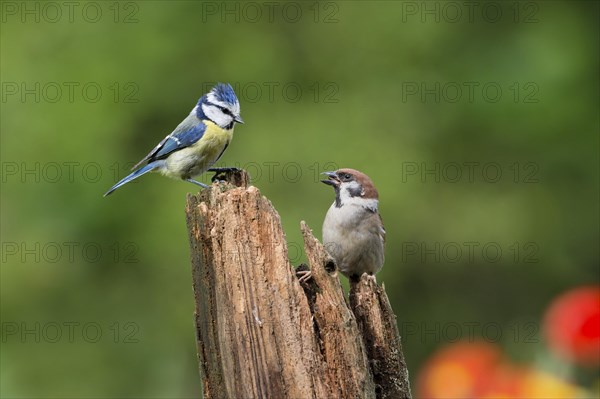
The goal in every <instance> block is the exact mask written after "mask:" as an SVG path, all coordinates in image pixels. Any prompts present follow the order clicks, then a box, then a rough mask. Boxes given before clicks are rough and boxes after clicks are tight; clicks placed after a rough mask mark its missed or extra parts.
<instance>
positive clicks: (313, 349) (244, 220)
mask: <svg viewBox="0 0 600 399" xmlns="http://www.w3.org/2000/svg"><path fill="white" fill-rule="evenodd" d="M221 178H224V179H226V180H227V181H229V182H234V183H235V184H223V183H220V184H216V183H215V184H213V185H212V186H211V187H210V189H206V190H203V191H202V192H201V193H200V194H198V195H189V196H188V198H187V207H186V215H187V224H188V231H189V237H190V246H191V263H192V275H193V287H194V299H195V304H196V312H195V321H196V337H197V347H198V362H199V366H200V371H201V375H202V382H203V390H204V397H205V398H375V397H380V396H379V395H377V389H376V388H377V387H378V386H382V385H377V384H379V382H377V381H374V378H373V371H372V370H374V369H373V367H372V366H370V365H371V363H372V361H371V359H370V358H369V350H368V348H367V347H366V346H365V342H367V343H368V341H365V340H364V339H363V336H362V333H361V331H366V330H365V329H364V327H361V325H360V323H358V322H357V319H356V317H355V315H354V313H353V312H352V310H351V309H350V307H349V306H348V303H347V301H346V299H345V297H344V293H343V291H342V288H341V285H340V282H339V279H338V276H337V273H336V272H335V266H334V263H333V261H332V260H331V258H330V257H329V255H328V254H327V253H326V252H325V250H324V249H323V246H322V245H321V244H320V243H319V241H318V240H317V239H316V238H315V237H314V236H313V235H312V232H311V231H310V229H309V228H308V227H307V226H306V225H305V224H304V223H302V226H301V229H302V233H303V236H304V241H305V251H306V254H307V257H308V260H309V266H308V267H309V268H310V270H311V272H312V278H311V279H310V280H309V281H308V282H307V283H306V284H303V285H301V284H300V283H299V281H298V278H297V277H296V273H295V271H294V269H293V267H292V265H291V264H290V262H289V260H288V249H287V245H286V240H285V234H284V232H283V229H282V227H281V221H280V218H279V215H278V214H277V212H276V211H275V209H274V208H273V206H272V205H271V203H270V202H269V201H268V200H267V199H266V198H265V197H263V196H262V195H261V194H260V192H259V190H258V189H257V188H256V187H252V186H248V176H247V174H246V173H245V172H244V171H232V172H227V173H225V174H224V177H221ZM383 295H385V292H383ZM386 300H387V297H386ZM388 305H389V303H388ZM390 311H391V309H390ZM392 316H393V314H392ZM384 320H387V319H385V318H384ZM377 326H378V327H377V328H380V327H385V328H388V329H389V328H393V329H395V330H394V331H395V333H396V334H397V328H396V326H395V325H394V326H390V325H388V324H386V323H385V322H384V323H380V324H378V325H377ZM392 335H393V334H392ZM381 336H383V337H386V336H388V333H387V332H383V333H382V334H381ZM393 342H394V344H396V343H397V344H399V340H398V341H397V342H396V341H393ZM397 350H400V348H399V347H398V348H397ZM390 365H392V363H390ZM400 365H401V366H404V363H401V364H400ZM390 373H391V374H394V372H390ZM375 375H376V376H377V374H375ZM406 387H408V386H406ZM381 397H390V396H381ZM406 397H409V396H406Z"/></svg>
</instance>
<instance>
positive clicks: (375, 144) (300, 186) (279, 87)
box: [0, 1, 600, 398]
mask: <svg viewBox="0 0 600 399" xmlns="http://www.w3.org/2000/svg"><path fill="white" fill-rule="evenodd" d="M75 3H76V4H75V6H74V9H73V12H72V14H71V13H69V8H68V6H65V5H64V4H63V3H60V2H56V3H55V2H53V4H55V8H56V5H58V7H59V11H60V14H56V11H55V9H53V8H52V6H47V4H48V3H44V2H8V1H4V2H2V25H1V39H0V45H1V59H0V66H1V81H2V102H1V104H0V105H1V112H0V127H1V149H0V156H1V161H2V197H1V205H2V210H1V218H2V221H1V222H2V223H1V234H2V239H1V241H2V267H1V289H2V297H1V299H2V300H1V318H2V350H1V362H0V366H1V369H2V373H1V381H0V382H1V383H0V386H1V391H0V395H1V396H2V397H7V398H8V397H16V398H25V397H28V398H32V397H35V398H37V397H40V398H41V397H64V398H69V397H72V398H85V397H114V398H116V397H119V398H125V397H148V398H152V397H170V398H175V397H177V398H179V397H186V398H187V397H197V396H199V395H200V392H201V386H200V379H199V377H198V368H197V364H196V349H195V342H194V330H193V318H192V314H193V301H192V290H191V276H190V266H189V247H188V242H187V236H186V234H187V233H186V227H185V219H184V211H183V210H184V204H185V195H186V193H188V192H195V191H196V188H195V187H193V186H191V185H189V184H187V183H181V182H177V181H171V180H167V179H165V178H162V177H160V176H157V175H150V176H145V177H143V178H141V179H140V180H139V181H138V182H136V183H132V184H130V185H128V186H125V187H124V188H122V189H120V190H119V191H118V192H116V193H115V194H114V195H113V196H111V197H109V198H102V194H103V193H104V191H105V190H106V189H107V188H108V187H110V186H111V185H112V184H113V183H114V182H115V181H116V180H117V178H118V177H122V176H123V175H124V174H125V173H126V172H127V168H128V167H130V166H131V164H132V163H133V162H137V161H138V160H139V159H141V158H142V157H143V156H144V155H145V154H146V153H147V151H149V150H150V149H151V148H152V147H153V146H154V145H155V144H156V143H157V142H158V141H159V140H160V139H162V138H163V137H164V135H166V134H167V133H169V132H170V131H171V130H172V129H173V128H174V127H175V126H176V125H177V123H179V121H180V120H181V119H183V117H185V115H186V114H187V113H188V112H189V110H190V109H191V108H192V107H193V106H194V104H195V102H196V101H197V99H198V98H199V97H200V96H201V95H202V94H203V93H204V92H205V91H207V90H208V89H209V88H210V86H211V84H212V83H214V82H217V81H224V82H230V83H232V85H234V87H235V88H236V90H237V92H238V95H239V97H240V100H241V109H242V116H243V118H244V119H245V121H246V124H245V125H240V126H238V127H237V128H236V132H235V138H234V141H233V143H232V145H231V146H230V147H229V149H228V150H227V152H226V153H225V155H224V157H223V158H222V160H221V161H220V163H221V164H222V165H225V164H227V165H236V166H242V167H246V168H247V169H248V170H249V172H250V173H251V174H252V175H253V176H254V184H255V185H256V186H257V187H259V188H260V190H261V192H262V193H263V194H264V195H266V196H267V197H268V198H269V199H270V200H271V201H272V202H273V204H274V206H275V207H276V209H277V210H278V211H279V213H280V215H281V218H282V222H283V225H284V229H285V231H286V233H287V237H288V241H289V243H290V246H291V249H290V256H291V257H292V258H293V259H292V261H293V263H294V264H298V263H300V262H301V261H303V260H304V256H303V254H302V249H301V248H302V245H301V235H300V232H299V222H300V220H306V221H307V223H308V224H309V225H310V226H311V227H312V228H313V229H314V230H315V232H316V233H317V236H319V237H320V233H321V231H320V229H321V223H322V219H323V217H324V215H325V212H326V210H327V208H328V206H329V205H330V203H331V202H332V200H333V192H332V191H331V189H330V188H329V187H326V186H324V185H322V184H320V183H318V180H319V176H318V172H321V171H324V170H328V169H332V167H335V166H339V167H353V168H356V169H359V170H361V171H363V172H365V173H367V174H368V175H370V176H371V178H372V179H373V181H374V182H375V184H376V185H377V187H378V189H379V192H380V195H381V201H380V208H381V213H382V216H383V219H384V222H385V225H386V229H387V252H386V264H385V266H384V268H383V271H382V272H381V273H380V274H379V275H378V276H377V278H378V281H379V282H383V283H385V286H386V289H387V291H388V294H389V296H390V300H391V301H392V306H393V308H394V310H395V311H396V313H397V315H398V321H399V325H400V328H401V331H403V333H404V337H403V340H404V351H405V354H406V358H407V362H408V365H409V369H410V372H411V377H414V376H416V375H417V373H418V370H419V369H420V367H421V366H422V364H423V362H424V361H425V359H426V358H427V357H428V356H429V355H430V354H431V353H433V351H434V350H436V348H438V347H440V346H442V345H444V344H445V343H447V342H448V341H449V340H452V339H454V338H455V334H452V335H449V334H450V333H449V332H448V331H449V330H447V329H446V331H445V330H444V328H445V327H447V326H448V325H449V324H448V323H455V324H458V325H459V326H461V327H460V328H459V330H458V331H459V332H460V333H461V335H462V338H463V339H468V338H469V334H468V328H464V326H465V325H466V324H465V323H467V324H469V323H470V324H469V325H474V327H473V328H474V335H475V337H476V338H480V339H481V338H482V337H483V338H486V336H484V335H485V334H486V331H484V327H485V326H488V325H493V326H500V330H499V331H500V336H499V337H497V335H496V334H493V335H491V338H493V339H492V340H493V341H494V342H495V343H499V344H501V345H503V347H504V348H506V350H507V351H508V353H509V355H510V356H511V357H513V358H514V359H517V360H518V361H523V362H531V361H533V359H536V358H539V356H541V355H540V354H543V353H545V351H546V349H545V348H544V345H543V339H542V335H541V333H540V331H539V321H540V318H541V317H542V314H543V312H544V309H545V308H546V306H547V305H548V304H549V303H550V301H551V299H552V298H553V297H554V296H556V295H557V294H558V293H560V292H562V291H564V290H566V289H568V288H569V287H572V286H575V285H579V284H586V283H591V282H598V280H599V276H598V261H599V253H598V252H599V251H598V242H599V238H600V237H599V214H598V203H599V201H598V200H599V191H598V188H599V186H598V170H599V156H598V149H599V142H598V138H599V135H598V132H599V116H598V109H600V108H599V98H598V96H599V78H598V70H599V69H598V67H599V58H598V48H599V43H598V41H599V29H598V14H599V12H598V3H597V2H587V1H586V2H572V1H571V2H566V1H565V2H559V1H551V2H502V3H486V2H477V4H478V5H476V6H474V8H473V9H472V10H473V12H472V13H470V12H469V9H470V7H466V6H465V5H464V4H469V3H462V2H452V3H453V4H455V5H458V7H459V8H458V10H459V12H460V13H461V14H460V17H456V15H455V13H454V11H453V10H452V9H449V8H448V5H447V4H448V3H445V2H425V3H423V2H387V1H381V2H365V1H344V2H335V3H333V2H324V3H315V2H297V3H291V4H292V5H291V6H288V7H287V8H284V6H283V4H284V3H277V2H275V3H274V4H275V6H273V5H271V6H267V5H266V3H252V2H250V3H235V2H186V1H182V2H177V1H175V2H166V1H146V2H144V1H139V2H120V3H116V2H98V3H85V2H75ZM271 4H273V3H271ZM286 4H287V3H286ZM473 4H474V3H473ZM490 4H491V5H490ZM252 7H253V8H252ZM425 7H430V9H431V10H433V11H431V12H429V13H428V12H427V9H424V8H425ZM415 9H416V10H417V11H414V10H415ZM28 10H29V11H28ZM31 10H33V11H31ZM98 10H99V12H100V14H98V12H97V11H98ZM215 10H216V11H215ZM255 10H258V11H259V12H260V13H261V14H260V17H257V14H256V11H255ZM297 10H300V12H301V14H298V13H297V12H296V11H297ZM436 10H437V11H436ZM484 10H485V13H484V12H483V11H484ZM497 10H500V12H501V14H497ZM495 12H496V13H495ZM436 84H439V90H438V89H436ZM36 85H38V86H36ZM422 85H424V86H422ZM469 85H470V86H469ZM57 86H58V87H59V88H61V89H62V90H61V92H57V91H56V87H57ZM69 87H73V96H72V97H70V96H69ZM98 87H99V88H100V89H101V93H100V94H96V92H95V90H96V89H97V88H98ZM415 87H416V88H417V92H416V94H411V93H414V90H415ZM457 87H458V88H459V89H461V92H460V95H458V97H457V94H456V93H457V92H456V88H457ZM469 87H473V88H474V89H473V92H472V93H473V96H472V97H469V89H468V88H469ZM484 87H485V88H486V90H488V89H489V90H488V91H484V90H483V88H484ZM498 87H499V88H500V90H501V96H500V97H498V98H497V96H496V94H495V92H494V89H495V88H498ZM257 88H258V89H257ZM270 88H272V90H271V89H270ZM298 88H300V90H301V91H300V93H299V94H297V90H298ZM421 89H423V90H421ZM27 90H29V92H27ZM428 90H429V91H428ZM28 93H29V94H28ZM32 93H33V94H32ZM36 93H37V95H38V96H39V98H36ZM57 93H58V94H57ZM436 93H437V94H436ZM436 96H439V99H438V98H436ZM515 96H516V97H515ZM474 163H475V164H474ZM269 165H271V166H269ZM436 165H439V169H438V171H439V173H440V177H439V178H437V177H436V175H435V172H434V173H425V174H423V175H422V174H421V172H423V171H424V170H429V169H434V170H435V167H436ZM456 165H458V168H457V167H456ZM466 165H477V166H473V168H474V169H473V170H474V174H473V179H469V178H468V173H469V167H468V166H466ZM490 165H491V166H490ZM415 167H416V168H417V172H416V174H413V172H414V171H415ZM484 167H486V168H491V169H486V170H485V171H484V170H483V168H484ZM269 168H271V169H269ZM452 168H454V169H452ZM494 168H495V169H494ZM496 169H499V171H500V172H501V173H502V175H501V176H500V178H499V179H498V181H495V178H494V176H495V174H494V170H496ZM456 170H458V171H460V172H462V178H460V179H454V176H455V171H456ZM57 171H58V172H57ZM70 171H71V172H73V173H69V172H70ZM269 171H272V172H273V173H272V174H270V173H269ZM97 172H99V173H100V175H98V176H97V177H96V175H97ZM202 179H203V180H204V181H207V179H208V176H204V177H203V178H202ZM436 180H437V181H436ZM455 180H457V181H455ZM492 180H494V181H492ZM465 243H477V246H474V245H475V244H465ZM490 243H492V244H491V245H492V246H491V247H490V248H491V249H490V248H488V247H489V245H488V247H486V248H488V249H490V251H491V252H490V254H492V255H489V254H487V253H485V254H483V255H482V248H483V247H484V246H485V245H486V244H490ZM515 243H517V244H515ZM36 245H38V247H36ZM436 245H439V249H436V248H438V247H436ZM468 245H473V248H474V252H473V254H474V256H473V257H471V256H469V252H468V250H469V247H468ZM15 247H16V249H15ZM497 247H499V248H500V249H501V250H502V254H501V255H500V256H499V257H498V259H497V261H492V260H495V257H494V255H493V251H492V250H494V249H495V248H497ZM69 248H73V250H72V251H70V250H69ZM415 248H417V249H418V250H417V252H414V249H415ZM456 248H459V249H460V250H461V253H458V255H457V253H456ZM98 250H100V251H101V253H100V254H98V253H97V252H98ZM421 250H423V251H424V252H421ZM57 251H58V252H57ZM428 251H429V252H428ZM516 254H518V255H519V256H518V259H515V255H516ZM492 258H494V259H492ZM36 323H38V324H37V325H36ZM53 323H54V324H53ZM65 323H67V324H69V323H72V325H73V326H74V327H73V331H74V333H73V337H72V338H73V339H70V336H69V328H67V327H66V325H65ZM77 323H78V324H77ZM90 323H91V324H90ZM128 323H129V324H128ZM473 323H474V324H473ZM490 323H491V324H490ZM55 324H58V325H59V328H58V329H56V326H55ZM36 326H37V327H36ZM53 328H54V330H53ZM15 329H16V330H15ZM97 330H98V331H100V333H101V336H100V338H97V339H96V335H95V332H96V331H97ZM27 331H29V332H27ZM36 331H37V332H36ZM56 331H58V333H59V334H62V335H61V336H60V337H58V339H54V340H53V339H52V338H54V337H55V336H56ZM432 331H433V332H432ZM515 331H517V332H520V334H519V333H517V334H515ZM487 333H488V336H487V338H488V339H490V336H489V334H491V333H490V332H489V331H488V332H487ZM527 333H528V334H530V336H529V337H530V338H532V339H530V340H527V339H524V338H523V337H524V334H527ZM36 340H37V341H39V342H36ZM96 340H97V342H92V341H96ZM52 341H57V342H52ZM562 367H566V366H564V365H563V366H562ZM582 374H583V375H584V376H585V375H587V374H586V373H585V372H583V373H582ZM584 379H585V378H584ZM579 382H580V383H582V384H587V382H588V381H579Z"/></svg>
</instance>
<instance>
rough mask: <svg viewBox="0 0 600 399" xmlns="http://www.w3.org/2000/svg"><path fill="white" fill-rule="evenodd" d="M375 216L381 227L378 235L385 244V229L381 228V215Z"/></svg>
mask: <svg viewBox="0 0 600 399" xmlns="http://www.w3.org/2000/svg"><path fill="white" fill-rule="evenodd" d="M377 216H379V221H380V222H381V227H380V229H379V235H380V236H381V239H382V240H383V242H384V243H385V227H383V219H382V218H381V215H380V214H379V213H378V214H377Z"/></svg>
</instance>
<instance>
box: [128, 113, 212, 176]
mask: <svg viewBox="0 0 600 399" xmlns="http://www.w3.org/2000/svg"><path fill="white" fill-rule="evenodd" d="M205 131H206V125H205V124H204V123H202V122H199V121H198V119H197V118H196V117H195V116H192V115H190V116H188V117H187V118H185V119H184V120H183V122H181V123H180V124H179V126H177V127H176V128H175V130H173V132H172V133H171V134H169V135H168V136H167V137H165V138H164V139H162V141H161V142H160V143H158V145H157V146H156V147H154V148H153V149H152V151H150V152H149V153H148V155H146V156H145V157H144V159H142V160H141V161H140V162H138V163H137V164H136V165H135V166H134V167H133V168H132V169H136V168H137V167H138V166H139V165H141V164H142V163H144V162H145V161H148V162H152V161H156V160H158V159H164V158H166V157H168V156H169V154H171V153H172V152H174V151H178V150H181V149H182V148H186V147H189V146H191V145H192V144H194V143H195V142H197V141H198V140H200V139H201V138H202V136H203V135H204V132H205Z"/></svg>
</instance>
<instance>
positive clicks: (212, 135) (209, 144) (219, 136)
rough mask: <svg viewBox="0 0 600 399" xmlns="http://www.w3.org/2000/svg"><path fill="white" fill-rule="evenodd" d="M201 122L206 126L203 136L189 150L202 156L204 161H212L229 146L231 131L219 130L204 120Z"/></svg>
mask: <svg viewBox="0 0 600 399" xmlns="http://www.w3.org/2000/svg"><path fill="white" fill-rule="evenodd" d="M203 122H204V124H205V125H206V130H205V131H204V135H203V136H202V138H201V139H200V140H198V141H197V142H196V143H194V144H193V145H192V146H191V148H193V149H194V150H195V151H197V152H198V153H201V154H203V155H204V157H205V158H206V159H213V158H216V157H218V156H219V155H220V154H221V152H222V151H223V148H225V146H226V145H227V144H229V142H230V141H231V139H232V137H233V129H229V130H225V129H221V128H220V127H219V126H218V125H216V124H214V123H213V122H211V121H209V120H204V121H203ZM214 160H216V159H214Z"/></svg>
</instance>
